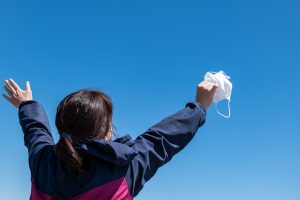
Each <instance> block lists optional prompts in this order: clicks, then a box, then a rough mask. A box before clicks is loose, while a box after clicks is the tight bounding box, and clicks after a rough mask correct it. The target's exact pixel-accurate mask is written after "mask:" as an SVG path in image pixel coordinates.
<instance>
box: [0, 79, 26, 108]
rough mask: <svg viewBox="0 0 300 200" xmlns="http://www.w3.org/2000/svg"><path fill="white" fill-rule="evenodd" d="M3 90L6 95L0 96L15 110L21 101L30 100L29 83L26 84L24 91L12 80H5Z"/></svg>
mask: <svg viewBox="0 0 300 200" xmlns="http://www.w3.org/2000/svg"><path fill="white" fill-rule="evenodd" d="M3 88H4V90H5V91H6V92H7V95H6V94H2V96H3V97H4V98H5V99H6V100H7V101H9V102H10V103H11V104H12V105H14V106H15V107H16V108H19V106H20V104H21V103H22V102H23V101H29V100H32V91H31V89H30V83H29V81H27V82H26V89H25V90H22V89H21V88H20V87H19V85H18V84H17V83H15V81H14V80H13V79H9V80H5V85H4V86H3Z"/></svg>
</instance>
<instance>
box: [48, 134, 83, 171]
mask: <svg viewBox="0 0 300 200" xmlns="http://www.w3.org/2000/svg"><path fill="white" fill-rule="evenodd" d="M54 150H55V153H56V155H57V156H58V157H59V158H60V160H62V161H63V162H65V163H66V164H67V165H68V166H69V167H71V168H72V169H73V170H75V171H82V170H83V164H82V158H81V157H80V156H79V154H78V153H77V152H76V150H75V148H74V147H73V140H72V138H71V136H70V135H69V134H67V133H63V134H61V135H60V139H59V141H58V143H57V144H56V145H55V147H54Z"/></svg>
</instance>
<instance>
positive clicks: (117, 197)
mask: <svg viewBox="0 0 300 200" xmlns="http://www.w3.org/2000/svg"><path fill="white" fill-rule="evenodd" d="M51 199H52V198H51V196H49V195H47V194H45V193H42V192H40V191H38V190H37V188H36V186H35V184H34V182H32V187H31V196H30V200H51ZM93 199H95V200H97V199H101V200H132V197H131V195H130V191H129V188H128V184H127V181H126V179H125V178H124V177H123V178H121V179H118V180H114V181H111V182H109V183H106V184H104V185H101V186H98V187H96V188H93V189H91V190H89V191H87V192H85V193H83V194H81V195H79V196H77V197H74V198H72V200H93Z"/></svg>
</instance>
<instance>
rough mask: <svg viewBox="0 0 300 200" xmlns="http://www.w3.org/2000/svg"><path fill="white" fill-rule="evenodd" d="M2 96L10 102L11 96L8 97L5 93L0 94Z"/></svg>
mask: <svg viewBox="0 0 300 200" xmlns="http://www.w3.org/2000/svg"><path fill="white" fill-rule="evenodd" d="M2 96H3V97H4V99H6V100H7V101H9V102H10V103H13V102H12V98H10V97H8V96H7V95H6V94H2Z"/></svg>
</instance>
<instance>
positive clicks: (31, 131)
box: [19, 101, 54, 175]
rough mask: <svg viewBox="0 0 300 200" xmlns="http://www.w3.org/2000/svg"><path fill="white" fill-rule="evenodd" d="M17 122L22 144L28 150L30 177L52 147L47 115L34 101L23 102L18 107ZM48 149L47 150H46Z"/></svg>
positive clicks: (52, 142)
mask: <svg viewBox="0 0 300 200" xmlns="http://www.w3.org/2000/svg"><path fill="white" fill-rule="evenodd" d="M19 120H20V125H21V127H22V130H23V132H24V143H25V146H26V147H27V148H28V154H29V166H30V170H31V173H32V175H34V173H37V171H38V170H37V169H38V168H39V165H42V164H45V163H44V162H43V159H44V158H45V157H46V154H47V152H48V151H49V150H50V149H51V147H52V145H54V141H53V138H52V135H51V131H50V125H49V121H48V118H47V115H46V113H45V111H44V109H43V107H42V106H41V104H39V103H38V102H36V101H25V102H23V103H22V104H21V105H20V107H19ZM46 147H48V148H46Z"/></svg>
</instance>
